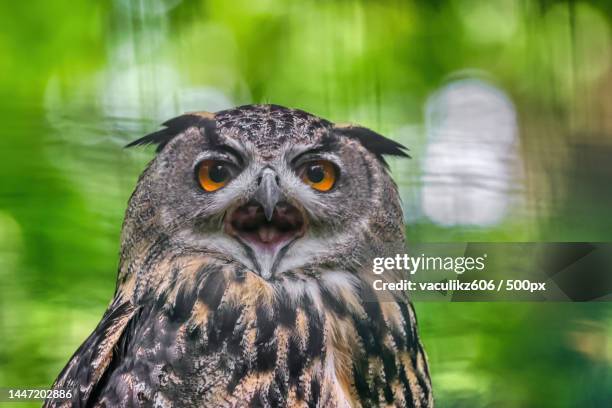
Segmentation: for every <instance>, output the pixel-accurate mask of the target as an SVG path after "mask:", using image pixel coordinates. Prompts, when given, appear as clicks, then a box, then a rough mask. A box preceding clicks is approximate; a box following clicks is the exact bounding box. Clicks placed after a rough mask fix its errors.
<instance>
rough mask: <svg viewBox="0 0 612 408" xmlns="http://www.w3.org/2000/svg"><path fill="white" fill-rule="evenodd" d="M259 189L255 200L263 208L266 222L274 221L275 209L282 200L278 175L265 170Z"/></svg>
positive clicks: (270, 170)
mask: <svg viewBox="0 0 612 408" xmlns="http://www.w3.org/2000/svg"><path fill="white" fill-rule="evenodd" d="M259 180H260V181H259V187H258V188H257V191H256V192H255V195H254V196H253V198H254V199H255V201H257V202H258V203H259V204H260V205H261V207H262V208H263V211H264V215H265V216H266V220H268V221H270V220H272V215H273V214H274V208H276V204H277V203H278V201H279V200H280V197H281V190H280V187H279V186H278V183H277V181H276V180H277V176H276V173H274V171H273V170H272V169H265V170H264V171H263V172H262V174H261V176H260V177H259Z"/></svg>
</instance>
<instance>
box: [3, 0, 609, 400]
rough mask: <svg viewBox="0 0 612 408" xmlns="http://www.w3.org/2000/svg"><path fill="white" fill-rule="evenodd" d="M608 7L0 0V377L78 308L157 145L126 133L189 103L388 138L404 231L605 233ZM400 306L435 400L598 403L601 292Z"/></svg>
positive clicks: (62, 333) (604, 316)
mask: <svg viewBox="0 0 612 408" xmlns="http://www.w3.org/2000/svg"><path fill="white" fill-rule="evenodd" d="M611 15H612V3H610V2H606V1H601V2H597V1H590V2H589V1H587V2H579V1H568V2H562V1H528V0H503V1H491V2H485V1H474V0H456V1H449V2H444V1H439V0H436V1H429V2H424V1H423V2H411V1H322V0H320V1H281V0H242V1H231V2H229V1H220V0H218V1H204V0H197V1H194V0H150V1H136V0H106V1H74V0H73V1H66V0H54V1H47V0H31V1H21V2H8V1H3V2H0V285H1V286H0V387H1V386H6V387H10V386H12V387H20V388H28V387H46V386H49V385H50V384H51V383H52V381H53V380H54V378H55V376H56V375H57V373H58V372H59V370H60V369H61V368H62V367H63V365H64V364H65V363H66V361H67V359H68V358H69V356H70V355H71V354H72V353H73V352H74V350H75V349H76V348H77V346H78V345H79V344H80V343H81V342H82V341H83V340H84V339H85V338H86V336H87V335H88V334H89V333H90V331H91V330H92V329H93V328H94V327H95V325H96V323H97V322H98V320H99V319H100V317H101V315H102V313H103V311H104V310H105V308H106V305H107V303H108V301H109V300H110V298H111V296H112V293H113V290H114V279H115V273H116V267H117V260H118V249H119V248H118V244H119V233H120V226H121V221H122V217H123V211H124V210H125V206H126V202H127V199H128V197H129V195H130V193H131V190H132V189H133V187H134V185H135V183H136V180H137V176H138V174H139V172H140V171H141V170H142V169H143V167H144V165H145V163H146V162H147V160H149V159H150V158H151V157H152V156H153V152H152V149H136V150H124V149H122V146H123V145H124V144H126V143H127V142H129V141H131V140H134V139H136V138H138V137H140V136H141V135H143V134H145V133H147V132H150V131H152V130H155V129H156V128H157V127H158V125H159V123H161V122H162V121H164V120H166V119H168V118H170V117H173V116H175V115H177V114H180V113H182V112H185V111H190V110H209V111H215V110H219V109H222V108H226V107H229V106H232V105H239V104H245V103H266V102H269V103H276V104H281V105H287V106H292V107H299V108H302V109H305V110H307V111H311V112H313V113H316V114H318V115H321V116H323V117H326V118H329V119H331V120H333V121H338V122H348V121H351V122H356V123H360V124H363V125H366V126H368V127H371V128H373V129H375V130H377V131H379V132H382V133H384V134H386V135H388V136H389V137H392V138H394V139H396V140H399V141H401V142H402V143H404V144H406V145H407V146H409V147H410V149H411V154H412V156H413V159H412V160H409V161H394V162H393V163H392V169H393V174H394V176H395V178H396V179H397V181H398V184H399V186H400V191H401V194H402V199H403V202H404V208H405V213H406V228H407V232H408V236H409V239H410V240H411V241H413V242H450V241H453V242H455V241H457V242H463V241H612V239H611V238H612V236H611V235H612V217H610V208H611V205H612V198H611V197H612V165H610V162H611V160H610V159H612V96H611V95H612V70H611V66H610V64H611V62H612V42H611V41H612V37H611V32H612V31H611V30H612V16H611ZM611 272H612V271H611ZM416 308H417V312H418V315H419V320H420V325H421V332H422V337H423V341H424V343H425V346H426V349H427V351H428V354H429V359H430V363H431V372H432V376H433V383H434V391H435V395H436V399H437V403H438V406H440V407H576V406H589V407H591V406H593V407H599V406H602V407H603V406H612V308H611V307H610V306H609V304H607V303H605V302H601V303H537V304H536V303H418V304H417V305H416ZM0 405H2V404H0ZM36 405H39V404H33V406H36ZM6 406H8V404H6ZM16 406H19V407H25V406H28V405H27V404H18V405H16Z"/></svg>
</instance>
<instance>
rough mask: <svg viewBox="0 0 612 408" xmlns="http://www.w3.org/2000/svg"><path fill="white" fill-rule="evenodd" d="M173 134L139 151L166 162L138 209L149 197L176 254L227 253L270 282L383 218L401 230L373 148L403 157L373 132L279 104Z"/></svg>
mask: <svg viewBox="0 0 612 408" xmlns="http://www.w3.org/2000/svg"><path fill="white" fill-rule="evenodd" d="M166 126H167V128H166V129H164V130H162V131H160V132H157V133H155V134H152V135H149V136H147V137H145V138H143V139H140V140H139V141H136V142H135V143H134V144H144V143H158V145H159V148H158V150H159V154H158V156H157V157H156V159H155V160H154V161H153V162H152V164H151V165H150V167H149V168H148V170H147V171H146V172H145V173H144V174H143V176H142V179H141V182H140V185H139V189H141V188H142V189H143V191H142V192H140V194H139V192H138V189H137V192H136V193H135V195H134V198H133V199H132V200H133V201H134V200H137V201H140V200H142V198H138V197H146V200H147V202H148V203H147V205H149V206H153V207H154V209H153V211H154V212H155V213H156V214H158V216H157V217H155V220H156V221H155V223H156V229H158V230H159V231H160V232H161V233H163V234H164V236H166V237H169V240H170V241H171V243H172V245H174V246H176V247H179V248H189V249H196V250H201V251H203V252H207V253H210V252H216V253H220V254H223V255H224V256H227V257H230V258H232V259H235V260H237V261H239V262H241V263H243V264H244V265H245V266H246V267H248V268H249V269H251V270H253V271H256V272H257V273H259V274H260V275H261V276H262V277H264V278H267V279H272V278H275V277H278V276H280V275H282V274H283V273H285V272H286V271H289V270H292V269H294V268H298V267H302V266H305V265H309V264H312V263H313V262H316V260H318V259H319V260H320V259H325V258H326V257H329V256H331V255H332V254H334V253H337V251H338V248H346V247H347V246H351V245H353V243H354V241H355V240H356V238H357V237H360V236H363V235H364V232H365V231H366V230H369V229H371V228H372V227H373V226H374V225H375V224H376V222H373V220H376V217H374V215H376V214H378V215H379V216H380V215H386V216H391V217H396V218H398V217H399V219H400V224H401V212H400V211H399V204H396V205H395V206H394V203H393V201H394V200H396V198H395V197H396V196H397V194H396V193H395V194H394V195H393V196H394V197H389V199H390V200H389V201H390V202H391V203H390V204H389V203H385V202H384V200H381V195H384V192H385V191H388V189H389V188H391V189H392V190H393V192H395V188H394V186H393V183H392V181H391V180H390V178H389V176H388V174H387V172H386V171H385V168H384V162H383V161H382V159H381V157H382V156H381V153H380V152H379V153H376V152H373V151H372V150H371V149H368V143H372V142H374V141H376V140H377V141H378V143H379V144H381V142H382V144H383V145H384V148H386V149H387V150H389V149H391V150H393V151H392V152H391V153H383V154H393V153H395V154H403V152H402V151H401V147H400V145H397V144H396V143H394V142H392V141H390V140H388V139H385V138H383V137H382V136H380V135H377V134H375V133H374V132H371V131H367V130H366V129H363V128H340V127H336V126H334V125H333V124H332V123H330V122H328V121H326V120H323V119H321V118H318V117H315V116H312V115H310V114H307V113H305V112H302V111H298V110H291V109H287V108H282V107H277V106H274V105H259V106H257V105H256V106H246V107H241V108H236V109H232V110H229V111H222V112H219V113H216V114H214V115H211V114H192V115H186V116H182V117H179V118H176V119H174V120H171V121H169V122H167V123H166ZM355 132H357V133H355ZM364 137H368V138H370V140H368V141H365V142H364V141H363V140H362V139H363V138H364ZM147 138H149V139H147ZM372 139H376V140H372ZM378 149H379V150H380V149H381V147H380V146H379V147H378ZM383 150H384V149H383ZM132 206H133V205H132V204H131V205H130V207H132ZM395 207H396V208H395Z"/></svg>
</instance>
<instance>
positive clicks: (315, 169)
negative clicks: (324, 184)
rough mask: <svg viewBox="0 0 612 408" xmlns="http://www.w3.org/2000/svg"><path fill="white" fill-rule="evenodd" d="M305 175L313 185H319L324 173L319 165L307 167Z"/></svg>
mask: <svg viewBox="0 0 612 408" xmlns="http://www.w3.org/2000/svg"><path fill="white" fill-rule="evenodd" d="M306 175H307V176H308V180H310V181H312V182H313V183H320V182H321V181H323V179H324V178H325V171H324V170H323V166H321V165H320V164H314V165H312V166H309V167H308V170H307V172H306Z"/></svg>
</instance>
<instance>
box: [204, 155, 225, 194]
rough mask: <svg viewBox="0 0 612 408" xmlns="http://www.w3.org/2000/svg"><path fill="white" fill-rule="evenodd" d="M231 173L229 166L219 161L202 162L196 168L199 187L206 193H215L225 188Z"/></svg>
mask: <svg viewBox="0 0 612 408" xmlns="http://www.w3.org/2000/svg"><path fill="white" fill-rule="evenodd" d="M230 176H231V173H230V169H229V166H228V165H227V164H226V163H224V162H222V161H219V160H204V161H203V162H202V163H200V167H198V181H199V182H200V186H202V188H203V189H204V190H206V191H208V192H212V191H216V190H218V189H220V188H221V187H223V186H225V185H226V184H227V183H228V182H229V180H230V178H231V177H230Z"/></svg>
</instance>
